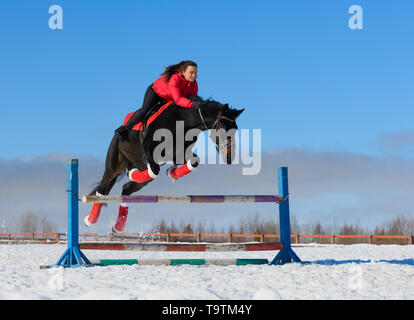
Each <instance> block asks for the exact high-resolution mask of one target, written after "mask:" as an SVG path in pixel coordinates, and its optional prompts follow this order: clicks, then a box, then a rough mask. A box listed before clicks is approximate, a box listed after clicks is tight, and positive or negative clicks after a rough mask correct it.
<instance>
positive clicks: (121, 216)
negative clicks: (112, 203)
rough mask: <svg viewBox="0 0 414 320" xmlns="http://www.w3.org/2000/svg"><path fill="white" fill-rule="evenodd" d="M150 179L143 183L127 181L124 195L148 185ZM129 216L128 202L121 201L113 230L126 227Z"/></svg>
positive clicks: (119, 230) (121, 229)
mask: <svg viewBox="0 0 414 320" xmlns="http://www.w3.org/2000/svg"><path fill="white" fill-rule="evenodd" d="M149 182H150V181H146V182H143V183H136V182H133V181H130V182H127V183H126V184H124V186H123V189H122V195H123V196H128V195H130V194H132V193H134V192H137V191H138V190H140V189H141V188H143V187H144V186H146V185H147V184H148V183H149ZM127 217H128V203H121V204H120V206H119V213H118V218H117V220H116V222H115V224H114V225H113V226H112V231H113V232H122V231H123V230H124V228H125V224H126V219H127Z"/></svg>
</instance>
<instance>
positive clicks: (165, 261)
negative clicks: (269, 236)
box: [92, 259, 269, 266]
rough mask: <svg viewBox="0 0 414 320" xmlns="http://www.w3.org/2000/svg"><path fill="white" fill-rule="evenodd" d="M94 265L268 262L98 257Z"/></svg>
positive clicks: (254, 262) (222, 264) (260, 262)
mask: <svg viewBox="0 0 414 320" xmlns="http://www.w3.org/2000/svg"><path fill="white" fill-rule="evenodd" d="M92 263H93V264H95V265H101V266H114V265H134V264H138V265H159V266H160V265H169V266H178V265H196V266H202V265H220V266H230V265H236V266H245V265H252V264H269V261H268V260H267V259H100V260H92Z"/></svg>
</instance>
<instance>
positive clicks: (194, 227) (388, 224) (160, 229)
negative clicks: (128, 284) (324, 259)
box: [151, 213, 414, 244]
mask: <svg viewBox="0 0 414 320" xmlns="http://www.w3.org/2000/svg"><path fill="white" fill-rule="evenodd" d="M290 223H291V233H292V234H307V235H334V234H336V235H414V218H413V217H411V216H406V215H403V214H397V215H396V216H394V217H393V218H391V219H390V220H386V221H385V222H383V223H382V224H381V225H378V226H376V227H375V228H373V229H368V228H364V227H362V226H361V225H360V223H359V222H356V223H344V224H342V225H341V226H337V225H323V224H322V223H321V222H320V221H316V222H314V223H306V224H303V225H300V224H299V223H298V221H297V219H296V217H295V216H294V215H293V216H291V217H290ZM279 230H280V229H279V221H277V220H276V219H273V218H264V217H262V216H260V214H258V213H256V214H255V215H252V216H249V217H244V218H241V219H240V220H239V221H238V223H237V224H235V225H230V226H229V227H228V228H220V229H218V228H216V227H215V225H214V224H211V225H208V226H206V225H205V224H203V223H200V222H198V223H194V222H186V221H184V220H181V221H180V223H179V224H178V225H177V224H176V223H175V222H174V221H171V222H170V223H169V224H168V223H167V222H166V221H165V220H164V219H161V220H159V221H158V222H156V223H154V224H153V226H152V230H151V232H156V233H180V234H186V233H188V234H190V233H192V234H199V233H200V234H213V233H214V234H258V235H260V234H279V232H280V231H279ZM242 240H248V239H240V241H242ZM311 241H314V239H312V238H311V239H309V240H306V239H303V240H301V242H311ZM330 241H331V240H330V239H328V238H327V239H318V240H317V242H320V243H329V242H330ZM360 242H361V241H360V240H358V239H338V240H337V242H336V243H344V244H345V243H346V244H349V243H360ZM381 242H383V243H385V242H387V241H386V240H384V241H382V240H380V241H377V243H381ZM394 242H395V243H399V242H401V243H406V240H401V241H400V240H396V241H394Z"/></svg>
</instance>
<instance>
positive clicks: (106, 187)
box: [84, 154, 126, 227]
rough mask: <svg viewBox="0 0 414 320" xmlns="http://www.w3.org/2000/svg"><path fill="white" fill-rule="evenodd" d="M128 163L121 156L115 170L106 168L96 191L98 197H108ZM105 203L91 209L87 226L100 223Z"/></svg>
mask: <svg viewBox="0 0 414 320" xmlns="http://www.w3.org/2000/svg"><path fill="white" fill-rule="evenodd" d="M125 168H126V161H125V160H124V159H123V157H122V155H121V154H119V157H118V162H117V163H116V166H115V170H112V169H110V170H108V168H106V170H105V173H104V175H103V177H102V180H101V182H100V184H99V186H98V187H97V188H96V189H95V191H96V195H108V194H109V192H110V191H111V189H112V187H113V186H114V184H115V182H116V179H117V177H118V176H119V175H120V174H121V173H122V172H123V171H124V170H125ZM103 205H104V204H103V203H94V204H93V206H92V209H91V212H90V213H89V215H88V216H87V217H85V220H84V222H85V225H86V226H88V227H90V226H91V225H92V224H95V223H96V222H98V218H99V215H100V213H101V209H102V207H103Z"/></svg>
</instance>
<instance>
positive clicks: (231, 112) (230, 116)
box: [227, 108, 244, 119]
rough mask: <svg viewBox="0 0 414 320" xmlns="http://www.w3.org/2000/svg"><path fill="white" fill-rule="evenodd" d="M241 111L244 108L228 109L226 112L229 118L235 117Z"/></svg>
mask: <svg viewBox="0 0 414 320" xmlns="http://www.w3.org/2000/svg"><path fill="white" fill-rule="evenodd" d="M243 111H244V108H243V109H241V110H236V109H230V110H229V112H228V113H227V114H228V117H229V118H231V119H236V118H237V117H238V116H239V115H240V114H241V113H242V112H243Z"/></svg>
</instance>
